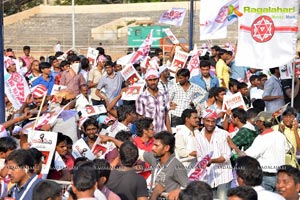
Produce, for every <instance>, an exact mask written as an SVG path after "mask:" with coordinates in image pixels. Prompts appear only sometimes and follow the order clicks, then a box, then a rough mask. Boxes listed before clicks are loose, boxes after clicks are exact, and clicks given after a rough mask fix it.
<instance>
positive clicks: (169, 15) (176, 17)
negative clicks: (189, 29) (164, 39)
mask: <svg viewBox="0 0 300 200" xmlns="http://www.w3.org/2000/svg"><path fill="white" fill-rule="evenodd" d="M185 12H186V9H185V8H172V9H170V10H168V11H166V12H164V13H163V14H162V15H161V16H160V19H159V23H165V24H170V25H174V26H181V25H182V23H183V20H184V16H185Z"/></svg>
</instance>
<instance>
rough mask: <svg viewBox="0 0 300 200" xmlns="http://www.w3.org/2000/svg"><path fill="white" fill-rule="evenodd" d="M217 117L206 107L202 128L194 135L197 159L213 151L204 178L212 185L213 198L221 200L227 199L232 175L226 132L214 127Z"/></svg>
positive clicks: (214, 112)
mask: <svg viewBox="0 0 300 200" xmlns="http://www.w3.org/2000/svg"><path fill="white" fill-rule="evenodd" d="M217 117H218V116H217V113H216V111H214V110H211V109H207V110H205V111H204V112H203V115H202V118H203V124H204V128H203V129H202V130H201V132H200V134H198V135H197V136H196V140H197V159H198V161H200V160H202V159H203V158H204V157H205V156H207V155H211V152H213V153H212V155H211V159H208V160H209V162H208V164H207V171H206V175H205V176H204V180H205V181H206V182H207V183H208V184H209V185H210V186H211V187H212V189H213V193H214V198H217V199H221V200H223V199H227V196H226V193H227V190H228V189H229V188H230V184H231V181H232V179H233V176H232V167H231V164H230V156H231V150H230V147H229V145H228V144H227V140H226V138H227V135H228V132H227V131H224V130H222V129H220V128H218V127H216V120H217ZM199 178H200V177H199Z"/></svg>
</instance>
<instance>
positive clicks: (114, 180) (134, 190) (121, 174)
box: [106, 170, 148, 200]
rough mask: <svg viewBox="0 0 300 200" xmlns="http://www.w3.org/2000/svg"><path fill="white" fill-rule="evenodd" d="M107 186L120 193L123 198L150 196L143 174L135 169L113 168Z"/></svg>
mask: <svg viewBox="0 0 300 200" xmlns="http://www.w3.org/2000/svg"><path fill="white" fill-rule="evenodd" d="M106 186H107V187H108V188H109V189H110V190H111V191H113V192H114V193H116V194H117V195H119V197H120V198H121V199H122V200H132V199H137V198H138V197H148V190H147V183H146V180H145V178H144V177H143V176H141V175H139V174H137V173H136V172H135V171H134V170H130V171H119V170H112V171H111V173H110V176H109V180H108V182H107V184H106Z"/></svg>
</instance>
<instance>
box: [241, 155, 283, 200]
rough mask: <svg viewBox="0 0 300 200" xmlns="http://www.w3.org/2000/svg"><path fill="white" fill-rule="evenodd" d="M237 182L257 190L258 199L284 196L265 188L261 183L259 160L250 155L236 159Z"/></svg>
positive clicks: (264, 199) (273, 199) (274, 198)
mask: <svg viewBox="0 0 300 200" xmlns="http://www.w3.org/2000/svg"><path fill="white" fill-rule="evenodd" d="M235 168H236V174H237V182H238V184H239V185H240V186H243V185H247V186H251V187H253V189H254V190H255V191H256V192H257V196H258V200H267V199H270V200H271V199H272V200H283V199H284V198H283V197H282V196H281V195H279V194H276V193H274V192H270V191H267V190H265V189H264V188H263V187H262V186H261V184H262V181H263V170H262V168H261V166H260V164H259V162H258V161H257V160H256V159H255V158H252V157H250V156H242V157H239V158H238V159H237V160H236V166H235Z"/></svg>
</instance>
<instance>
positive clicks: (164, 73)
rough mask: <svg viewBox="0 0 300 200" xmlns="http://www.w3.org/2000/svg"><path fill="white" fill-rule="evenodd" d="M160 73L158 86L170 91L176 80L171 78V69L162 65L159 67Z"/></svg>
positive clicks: (164, 90)
mask: <svg viewBox="0 0 300 200" xmlns="http://www.w3.org/2000/svg"><path fill="white" fill-rule="evenodd" d="M159 75H160V79H159V82H158V86H157V87H158V89H159V91H161V92H169V90H170V89H171V88H172V87H173V85H174V81H173V80H170V70H169V69H168V68H167V67H166V66H164V65H162V66H160V67H159Z"/></svg>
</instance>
